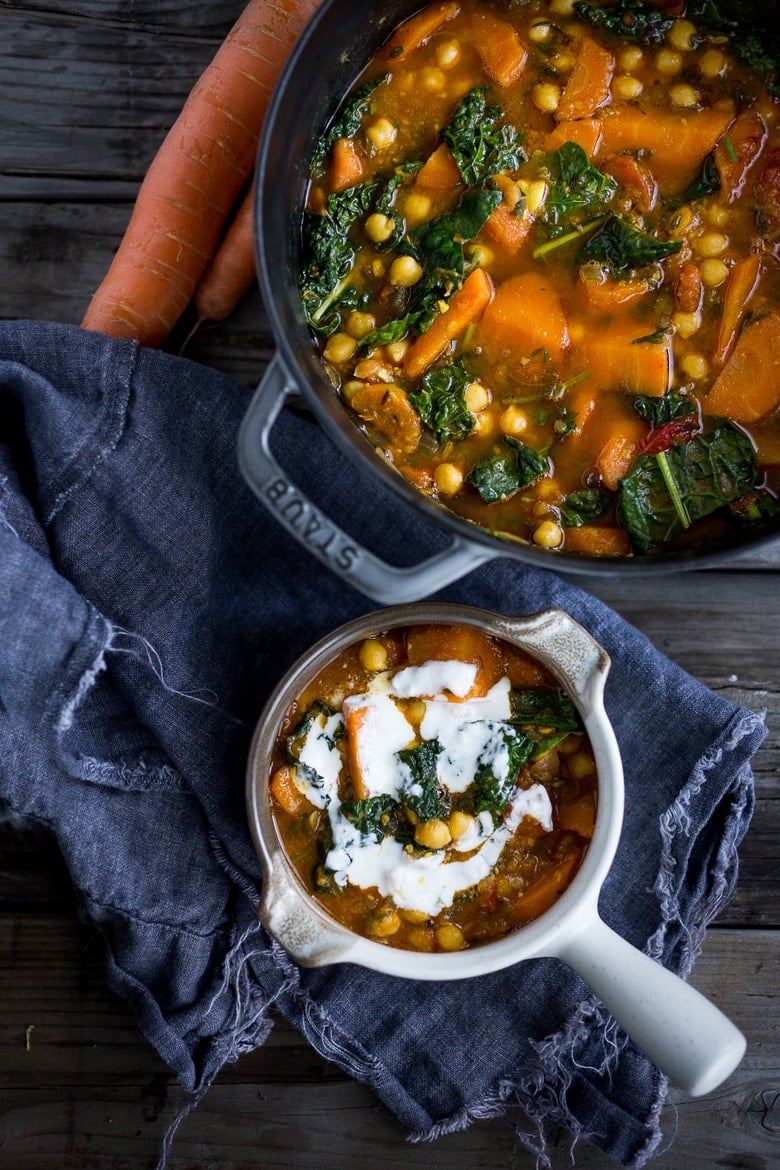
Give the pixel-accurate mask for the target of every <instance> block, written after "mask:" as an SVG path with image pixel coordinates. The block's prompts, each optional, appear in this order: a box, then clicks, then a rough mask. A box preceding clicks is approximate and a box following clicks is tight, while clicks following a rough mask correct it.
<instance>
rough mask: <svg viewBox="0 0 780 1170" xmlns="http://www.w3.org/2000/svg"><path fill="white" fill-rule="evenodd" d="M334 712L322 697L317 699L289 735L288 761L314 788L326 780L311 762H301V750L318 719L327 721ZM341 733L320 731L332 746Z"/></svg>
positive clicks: (319, 786)
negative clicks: (328, 733) (331, 733)
mask: <svg viewBox="0 0 780 1170" xmlns="http://www.w3.org/2000/svg"><path fill="white" fill-rule="evenodd" d="M332 714H333V712H332V711H331V709H330V707H328V706H327V704H325V703H323V702H322V701H321V700H320V699H317V700H315V702H314V703H312V705H311V707H309V708H308V710H307V711H305V712H304V714H303V716H302V717H301V720H300V722H299V723H298V725H297V726H296V727H295V729H294V730H293V732H292V733H291V734H290V735H288V737H287V744H286V748H287V762H288V764H292V765H293V766H294V767H296V768H297V769H299V770H300V771H301V772H302V773H303V775H304V776H305V777H306V781H307V783H309V784H310V785H311V786H312V788H322V787H323V785H324V783H325V781H324V780H323V778H322V776H320V774H319V772H316V771H315V770H314V768H312V767H311V766H310V765H309V764H304V763H301V752H302V751H303V747H304V744H305V743H306V739H307V737H308V735H309V733H310V732H311V729H312V727H313V726H314V724H315V723H316V722H317V720H318V719H320V718H321V719H324V720H326V721H327V720H328V719H330V717H331V715H332ZM341 734H343V728H342V729H341ZM341 734H340V733H338V732H337V733H336V734H335V735H333V736H328V735H326V734H325V732H324V730H323V731H321V732H320V736H321V738H322V739H324V740H325V742H326V743H327V745H328V747H330V748H332V747H334V746H335V744H336V742H337V740H338V739H340V738H341Z"/></svg>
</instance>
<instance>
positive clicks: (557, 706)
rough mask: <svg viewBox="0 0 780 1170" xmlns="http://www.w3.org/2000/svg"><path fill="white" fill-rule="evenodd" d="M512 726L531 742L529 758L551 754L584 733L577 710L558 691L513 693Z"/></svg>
mask: <svg viewBox="0 0 780 1170" xmlns="http://www.w3.org/2000/svg"><path fill="white" fill-rule="evenodd" d="M509 702H510V711H511V719H512V726H513V727H514V728H515V730H516V731H517V733H518V734H519V735H522V736H524V737H525V739H526V740H527V741H528V745H529V747H528V756H527V758H528V759H535V758H536V757H537V756H541V755H544V753H545V752H548V751H550V750H551V749H552V748H554V747H555V746H556V745H557V744H559V743H560V742H561V740H564V739H566V736H567V735H571V734H572V732H581V731H582V730H583V727H582V722H581V720H580V717H579V715H578V714H577V708H576V707H575V706H574V704H573V703H572V701H571V699H569V698H567V696H566V695H562V694H561V693H560V692H558V691H538V690H529V691H514V690H513V691H511V692H510V695H509Z"/></svg>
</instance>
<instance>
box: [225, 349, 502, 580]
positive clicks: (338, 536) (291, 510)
mask: <svg viewBox="0 0 780 1170" xmlns="http://www.w3.org/2000/svg"><path fill="white" fill-rule="evenodd" d="M294 394H297V390H296V388H295V386H293V385H292V384H291V382H290V379H289V378H288V376H287V374H286V371H285V369H284V366H283V364H282V361H281V359H280V357H279V355H278V354H275V355H274V357H273V359H272V360H271V363H270V365H269V366H268V369H267V370H266V372H265V374H264V375H263V378H262V379H261V381H260V384H259V385H258V387H257V389H256V390H255V393H254V396H253V398H252V400H251V402H250V404H249V408H248V410H247V412H246V414H245V415H244V419H243V422H242V424H241V428H240V430H239V434H238V463H239V467H240V469H241V473H242V475H243V476H244V478H245V480H246V481H247V483H248V484H249V486H250V487H251V488H252V491H253V492H254V493H255V495H256V496H257V498H258V499H259V500H260V502H261V503H262V504H264V506H265V507H266V508H267V509H268V510H269V511H270V512H271V513H272V515H273V516H274V517H275V518H276V519H277V520H278V521H279V523H280V524H282V525H283V526H284V527H285V528H286V529H287V531H288V532H289V533H291V535H292V536H294V537H295V538H296V540H298V541H299V542H300V543H301V544H302V545H303V546H304V547H305V548H307V549H308V550H309V552H310V553H313V554H314V556H316V557H318V558H319V559H320V560H321V561H322V563H323V564H324V565H326V566H327V567H328V568H329V569H331V570H332V571H333V572H334V573H337V574H338V575H339V576H340V577H342V578H343V579H344V580H345V581H347V582H348V583H349V584H350V585H352V586H354V588H355V589H358V590H360V591H361V592H362V593H364V594H365V595H366V596H367V597H370V598H372V599H373V600H374V601H379V602H382V603H398V602H406V601H417V600H418V599H419V598H421V597H426V596H428V595H430V594H431V593H435V592H436V591H437V590H439V589H443V588H444V586H445V585H449V584H450V583H451V582H452V581H457V580H458V578H459V577H463V576H464V575H465V574H466V573H469V572H471V570H472V569H476V568H477V567H478V566H479V565H481V564H482V563H483V562H484V561H488V560H491V559H493V558H494V557H495V556H496V555H497V554H496V553H495V552H492V551H491V550H489V549H486V548H483V547H482V546H481V545H478V544H472V543H470V542H469V541H467V540H463V539H462V538H460V537H457V536H456V537H454V538H453V540H452V543H451V544H450V545H449V547H448V548H446V549H444V551H443V552H440V553H437V554H436V555H435V556H432V557H430V558H429V559H428V560H425V561H420V562H419V563H418V564H417V565H413V566H411V567H409V568H398V567H397V566H395V565H389V564H387V563H386V562H385V561H383V560H382V559H381V558H380V557H377V556H375V555H374V553H371V552H369V551H368V549H365V548H363V546H362V545H361V544H360V543H359V542H358V541H356V540H355V539H354V538H353V537H351V536H349V535H348V534H347V533H346V532H344V530H343V529H341V528H340V527H339V526H338V525H337V524H335V523H334V522H333V521H332V520H329V519H328V518H327V517H326V516H325V515H324V514H323V513H322V512H320V510H319V509H318V508H317V507H316V506H315V505H314V504H313V503H312V502H311V500H309V499H308V498H307V497H306V496H305V495H303V493H302V492H301V491H300V490H299V489H298V488H297V487H295V485H294V484H293V483H292V482H291V481H290V480H289V479H288V478H287V475H286V474H285V472H284V471H283V470H282V468H281V467H280V465H279V464H278V462H277V461H276V459H275V458H274V456H273V455H272V454H271V449H270V443H269V438H270V434H271V431H272V429H273V425H274V422H275V421H276V418H277V416H278V414H279V412H280V410H281V409H282V407H283V406H284V404H285V401H286V399H287V398H288V397H290V396H291V395H294Z"/></svg>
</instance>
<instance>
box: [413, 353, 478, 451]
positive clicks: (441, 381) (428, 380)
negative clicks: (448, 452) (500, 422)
mask: <svg viewBox="0 0 780 1170" xmlns="http://www.w3.org/2000/svg"><path fill="white" fill-rule="evenodd" d="M471 381H472V379H471V376H470V374H468V373H467V371H466V370H465V369H464V367H463V365H462V364H461V363H460V362H454V363H453V364H452V365H450V366H438V367H437V366H434V367H433V368H432V369H430V370H427V371H426V373H425V374H423V377H422V382H421V384H420V387H419V389H418V390H410V391H409V399H410V401H411V403H412V405H413V406H414V408H415V410H416V411H417V413H418V414H419V416H420V418H421V419H422V421H423V425H424V426H426V427H427V428H428V430H429V431H432V432H433V434H434V435H435V436H436V441H437V442H438V443H439V444H440V445H441V444H443V443H445V442H446V441H447V440H448V439H461V438H463V437H464V435H469V434H471V432H472V431H473V430H474V425H475V424H474V415H473V414H472V413H471V411H470V410H469V408H468V407H467V406H466V388H467V386H468V385H469V384H470V382H471Z"/></svg>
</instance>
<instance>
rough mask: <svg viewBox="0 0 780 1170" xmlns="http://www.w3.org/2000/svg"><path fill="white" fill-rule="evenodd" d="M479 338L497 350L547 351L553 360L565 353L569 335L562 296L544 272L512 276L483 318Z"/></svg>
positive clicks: (497, 294)
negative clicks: (562, 305)
mask: <svg viewBox="0 0 780 1170" xmlns="http://www.w3.org/2000/svg"><path fill="white" fill-rule="evenodd" d="M479 336H480V340H481V342H482V343H483V344H484V345H487V346H489V347H491V348H493V349H498V350H502V349H517V350H519V351H520V352H521V353H525V354H526V355H527V354H531V353H534V352H535V351H536V350H538V349H546V350H547V352H548V353H549V354H550V356H551V357H552V358H553V360H554V359H555V358H557V357H560V355H561V354H562V353H563V351H564V350H565V348H566V346H567V345H568V343H569V333H568V327H567V323H566V317H565V316H564V312H563V309H562V308H561V303H560V300H559V299H558V295H557V293H556V292H555V290H554V289H553V287H552V285H551V283H550V281H549V280H547V278H546V277H544V276H543V275H542V274H541V273H537V272H527V273H523V274H521V275H520V276H512V277H510V279H509V280H505V281H504V283H503V284H501V285H499V287H498V288H497V289H496V293H495V296H494V297H493V300H492V301H491V302H490V304H489V305H488V307H487V308H486V309H485V312H484V313H483V315H482V320H481V321H480V324H479Z"/></svg>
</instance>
